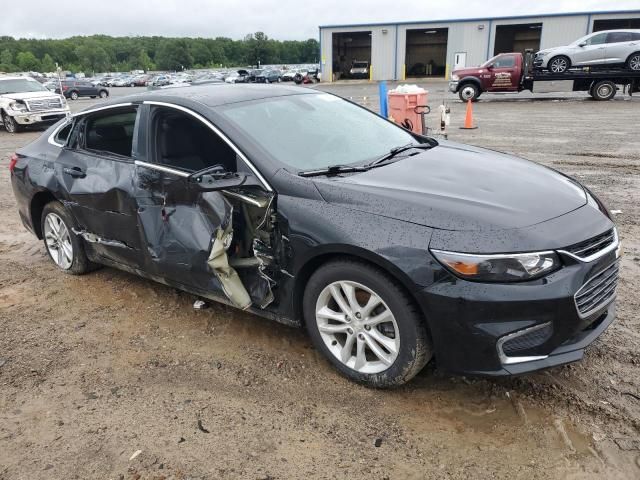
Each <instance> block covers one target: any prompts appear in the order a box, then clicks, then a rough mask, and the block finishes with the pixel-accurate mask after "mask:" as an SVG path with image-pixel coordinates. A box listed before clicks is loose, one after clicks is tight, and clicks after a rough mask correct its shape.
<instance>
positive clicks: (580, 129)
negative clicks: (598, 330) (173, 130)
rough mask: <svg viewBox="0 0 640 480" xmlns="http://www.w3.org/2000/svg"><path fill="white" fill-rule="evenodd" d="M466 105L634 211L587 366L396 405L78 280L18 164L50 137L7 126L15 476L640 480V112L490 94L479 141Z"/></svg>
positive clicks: (6, 307) (522, 151) (289, 342)
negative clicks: (16, 175)
mask: <svg viewBox="0 0 640 480" xmlns="http://www.w3.org/2000/svg"><path fill="white" fill-rule="evenodd" d="M323 88H328V89H331V90H332V91H335V92H337V93H338V94H343V95H345V96H357V95H362V92H365V95H366V93H372V92H375V86H369V85H365V86H358V87H350V86H346V87H343V86H333V87H323ZM367 88H368V90H367ZM432 88H433V89H434V92H438V91H439V92H440V93H441V94H442V95H444V93H443V92H444V84H439V85H436V86H435V87H434V86H432ZM349 89H351V90H349ZM114 90H116V89H114ZM356 90H357V91H356ZM122 91H123V92H124V91H126V89H124V90H122ZM352 91H356V93H353V92H352ZM432 98H434V101H439V100H435V98H436V96H435V95H434V96H433V97H432ZM447 98H449V99H450V100H451V102H452V103H451V106H452V128H451V135H450V138H451V139H454V140H459V141H463V142H468V143H471V144H475V145H481V146H486V147H489V148H494V149H497V150H502V151H508V152H512V153H515V154H517V155H521V156H524V157H526V158H529V159H531V160H534V161H537V162H540V163H543V164H545V165H550V166H553V167H555V168H558V169H559V170H561V171H563V172H565V173H568V174H570V175H572V176H575V177H576V178H578V179H579V180H580V181H582V182H584V183H585V184H586V185H587V186H588V187H590V188H592V189H593V190H594V191H595V192H596V193H597V194H598V195H599V196H600V197H601V198H602V199H603V200H604V201H605V202H606V203H607V204H608V206H609V207H610V208H611V209H614V210H620V211H621V213H619V214H617V217H616V218H617V222H618V225H619V232H620V236H621V238H622V242H623V246H624V251H625V253H624V257H623V259H622V278H621V282H620V285H619V290H618V319H617V321H616V322H614V324H613V325H612V326H611V328H609V330H608V331H607V332H606V333H605V334H604V335H603V336H602V337H601V338H600V339H599V340H597V341H596V342H595V343H594V344H593V345H592V346H591V347H590V348H589V349H588V351H587V353H586V356H585V358H584V360H583V361H582V362H580V363H577V364H574V365H570V366H566V367H562V368H555V369H552V370H548V371H545V372H540V373H537V374H533V375H528V376H524V377H520V378H514V379H499V380H483V379H471V378H463V377H452V376H450V375H448V374H447V373H445V372H442V371H440V370H439V369H438V368H437V365H433V364H431V365H429V366H428V367H427V368H426V369H425V370H424V371H423V372H422V373H421V374H420V375H419V376H418V377H417V378H416V379H415V380H414V381H412V382H411V383H410V384H409V385H407V386H405V387H403V388H400V389H398V390H393V391H376V390H371V389H367V388H364V387H360V386H357V385H354V384H352V383H350V382H349V381H347V380H346V379H344V378H342V377H341V376H340V375H338V374H337V373H336V372H335V371H334V370H333V369H332V368H331V367H330V366H329V365H328V363H327V362H326V361H325V360H324V359H323V358H322V357H321V356H320V355H319V354H318V353H317V352H316V351H314V350H313V348H312V347H311V344H310V341H309V340H308V339H307V337H306V335H305V334H304V332H302V331H299V330H296V329H292V328H288V327H285V326H282V325H279V324H276V323H271V322H269V321H267V320H263V319H260V318H257V317H253V316H251V315H248V314H245V313H241V312H238V311H236V310H233V309H231V308H229V307H225V306H217V305H211V306H210V308H208V309H206V310H201V311H196V310H193V308H192V304H193V301H194V300H195V298H194V297H193V296H191V295H188V294H185V293H181V292H178V291H176V290H173V289H171V288H167V287H165V286H161V285H158V284H155V283H152V282H150V281H146V280H143V279H140V278H137V277H135V276H132V275H129V274H126V273H122V272H119V271H116V270H112V269H107V268H105V269H102V270H99V271H97V272H94V273H91V274H89V275H86V276H82V277H73V276H68V275H64V274H61V273H59V272H57V271H56V269H55V268H54V266H53V264H52V263H51V262H50V261H48V259H47V257H46V256H45V250H44V247H43V245H42V243H41V242H39V241H37V240H36V239H35V238H34V237H33V236H31V235H30V234H28V233H27V232H26V231H25V230H24V228H23V227H22V225H21V223H20V220H19V218H18V215H17V211H16V207H15V202H14V197H13V193H12V192H11V187H10V183H9V172H8V169H7V168H6V166H7V163H8V159H9V156H10V155H11V153H12V152H13V151H14V150H15V149H16V148H19V147H20V146H22V145H24V144H26V143H27V142H29V141H30V140H32V139H34V138H36V137H37V135H38V134H39V133H38V132H26V133H20V134H17V135H9V134H7V133H4V132H2V133H0V479H3V480H4V479H7V480H8V479H11V480H14V479H29V480H34V479H127V480H129V479H140V478H142V479H174V478H175V479H213V478H215V479H217V478H221V479H236V478H242V479H297V478H335V479H343V478H348V479H359V478H367V479H442V478H447V479H503V478H504V479H509V480H513V479H528V480H529V479H603V478H607V479H638V478H640V371H639V367H640V328H639V327H640V315H639V312H640V295H638V287H639V286H640V283H639V280H640V159H639V153H640V130H639V128H638V127H639V125H640V98H634V99H629V98H618V99H616V100H614V101H611V102H604V103H598V102H593V101H589V100H586V99H584V98H582V97H581V96H571V97H569V98H568V99H564V100H560V99H558V98H554V97H549V96H546V97H545V98H544V99H539V100H533V101H531V100H526V99H524V98H521V97H509V98H508V99H507V98H504V97H500V96H496V95H493V96H492V95H487V96H486V98H485V97H483V99H482V101H480V102H479V103H478V104H476V105H475V119H476V122H477V124H478V125H479V128H478V129H477V130H473V131H464V130H459V129H458V128H457V127H458V126H459V125H461V123H462V118H463V114H464V105H462V104H461V103H458V102H455V101H454V100H453V97H451V96H447ZM430 103H431V102H430ZM89 104H90V101H85V100H81V101H78V102H75V103H74V105H73V108H74V109H76V110H77V109H79V108H81V107H84V106H87V105H89ZM429 121H430V122H432V123H433V119H430V120H429ZM490 174H491V172H487V175H490Z"/></svg>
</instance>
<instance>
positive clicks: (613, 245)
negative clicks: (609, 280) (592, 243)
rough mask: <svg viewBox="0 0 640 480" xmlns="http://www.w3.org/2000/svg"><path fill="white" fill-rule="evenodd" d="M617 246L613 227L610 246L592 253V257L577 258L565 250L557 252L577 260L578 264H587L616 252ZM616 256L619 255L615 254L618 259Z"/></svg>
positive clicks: (616, 230) (616, 232)
mask: <svg viewBox="0 0 640 480" xmlns="http://www.w3.org/2000/svg"><path fill="white" fill-rule="evenodd" d="M619 246H620V240H619V239H618V229H617V228H616V227H613V242H611V245H609V246H608V247H606V248H603V249H602V250H600V251H599V252H596V253H594V254H593V255H589V256H588V257H579V256H578V255H575V254H573V253H571V252H568V251H566V250H558V252H559V253H562V254H564V255H568V256H569V257H571V258H573V259H574V260H578V261H579V262H582V263H589V262H593V261H594V260H597V259H598V258H600V257H603V256H605V255H606V254H607V253H610V252H612V251H614V250H617V249H618V247H619ZM618 256H619V255H618V254H616V258H618Z"/></svg>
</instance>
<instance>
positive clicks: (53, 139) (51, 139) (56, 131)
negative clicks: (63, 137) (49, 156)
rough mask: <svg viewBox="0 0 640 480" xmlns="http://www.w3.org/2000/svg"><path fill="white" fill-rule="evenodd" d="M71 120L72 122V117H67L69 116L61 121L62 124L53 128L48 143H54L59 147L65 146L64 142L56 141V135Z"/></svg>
mask: <svg viewBox="0 0 640 480" xmlns="http://www.w3.org/2000/svg"><path fill="white" fill-rule="evenodd" d="M70 122H71V118H70V117H67V118H66V120H65V121H64V122H63V123H61V124H60V125H58V126H57V127H56V128H55V129H54V130H53V132H51V135H49V138H47V142H48V143H50V144H51V145H53V146H54V147H59V148H62V147H64V145H62V144H60V143H58V142H56V140H55V137H56V135H57V134H58V132H59V131H60V130H62V129H63V128H64V127H66V126H67V125H69V123H70Z"/></svg>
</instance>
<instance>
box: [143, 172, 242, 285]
mask: <svg viewBox="0 0 640 480" xmlns="http://www.w3.org/2000/svg"><path fill="white" fill-rule="evenodd" d="M138 175H139V186H140V187H141V188H140V189H139V190H138V193H137V202H138V221H139V224H140V235H141V243H142V244H143V245H144V248H145V252H146V257H147V262H146V268H145V269H146V270H147V271H148V272H149V273H152V274H154V275H158V276H161V277H164V278H168V279H171V280H174V281H176V282H179V283H182V284H184V285H191V286H194V287H196V288H199V289H202V290H206V291H220V292H221V291H222V289H221V286H220V282H219V281H218V279H217V278H216V276H215V275H214V274H213V272H212V271H211V269H210V268H209V265H208V264H207V260H208V257H209V254H210V251H211V245H212V241H213V238H214V234H215V232H216V231H217V229H218V228H220V227H221V226H226V225H227V224H228V223H229V222H230V221H231V214H232V212H231V205H230V204H229V203H228V202H227V201H226V200H225V199H224V197H223V196H222V194H220V193H218V192H201V191H199V190H198V189H197V188H194V187H193V186H191V185H189V182H188V181H187V180H186V179H185V178H184V177H180V176H177V175H173V174H171V173H166V172H160V171H157V170H152V169H149V168H145V167H138Z"/></svg>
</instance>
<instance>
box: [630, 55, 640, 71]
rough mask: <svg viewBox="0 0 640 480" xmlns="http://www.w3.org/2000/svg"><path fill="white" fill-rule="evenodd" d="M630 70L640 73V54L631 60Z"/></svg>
mask: <svg viewBox="0 0 640 480" xmlns="http://www.w3.org/2000/svg"><path fill="white" fill-rule="evenodd" d="M629 69H631V70H633V71H634V72H638V71H640V54H637V55H634V56H633V57H631V58H630V59H629Z"/></svg>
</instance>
